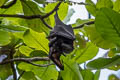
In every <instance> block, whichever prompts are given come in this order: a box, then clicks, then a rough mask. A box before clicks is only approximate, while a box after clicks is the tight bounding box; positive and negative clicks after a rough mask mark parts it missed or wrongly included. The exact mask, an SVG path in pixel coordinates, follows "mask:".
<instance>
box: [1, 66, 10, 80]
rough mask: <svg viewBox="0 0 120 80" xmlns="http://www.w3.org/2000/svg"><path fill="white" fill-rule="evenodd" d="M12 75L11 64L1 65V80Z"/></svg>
mask: <svg viewBox="0 0 120 80" xmlns="http://www.w3.org/2000/svg"><path fill="white" fill-rule="evenodd" d="M10 75H12V71H11V69H10V65H9V64H6V65H0V80H6V79H7V78H8V76H10Z"/></svg>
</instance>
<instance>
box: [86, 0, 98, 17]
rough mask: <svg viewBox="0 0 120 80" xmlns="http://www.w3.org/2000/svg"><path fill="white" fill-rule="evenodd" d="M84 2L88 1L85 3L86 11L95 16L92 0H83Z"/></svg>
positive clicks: (95, 9)
mask: <svg viewBox="0 0 120 80" xmlns="http://www.w3.org/2000/svg"><path fill="white" fill-rule="evenodd" d="M85 2H86V3H88V5H85V7H86V9H87V11H88V12H89V13H90V14H92V15H93V16H96V11H97V8H96V5H95V4H94V3H93V2H92V0H85Z"/></svg>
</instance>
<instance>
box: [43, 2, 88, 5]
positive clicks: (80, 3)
mask: <svg viewBox="0 0 120 80" xmlns="http://www.w3.org/2000/svg"><path fill="white" fill-rule="evenodd" d="M59 2H64V3H68V4H69V3H70V4H72V3H73V4H78V5H89V4H88V3H84V2H74V1H59ZM45 3H47V4H48V3H56V1H46V2H45Z"/></svg>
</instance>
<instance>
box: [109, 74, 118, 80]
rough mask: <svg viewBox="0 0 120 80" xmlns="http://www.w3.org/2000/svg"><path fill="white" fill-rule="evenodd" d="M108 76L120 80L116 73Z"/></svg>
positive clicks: (112, 79)
mask: <svg viewBox="0 0 120 80" xmlns="http://www.w3.org/2000/svg"><path fill="white" fill-rule="evenodd" d="M108 78H109V79H108V80H120V79H119V78H118V77H117V76H116V75H114V74H111V75H109V77H108Z"/></svg>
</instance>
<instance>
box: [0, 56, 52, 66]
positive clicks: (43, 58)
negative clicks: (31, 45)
mask: <svg viewBox="0 0 120 80" xmlns="http://www.w3.org/2000/svg"><path fill="white" fill-rule="evenodd" d="M49 60H50V59H49V58H48V57H33V58H14V59H10V60H5V61H2V62H0V65H3V64H8V63H11V62H15V61H22V62H32V61H49Z"/></svg>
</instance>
